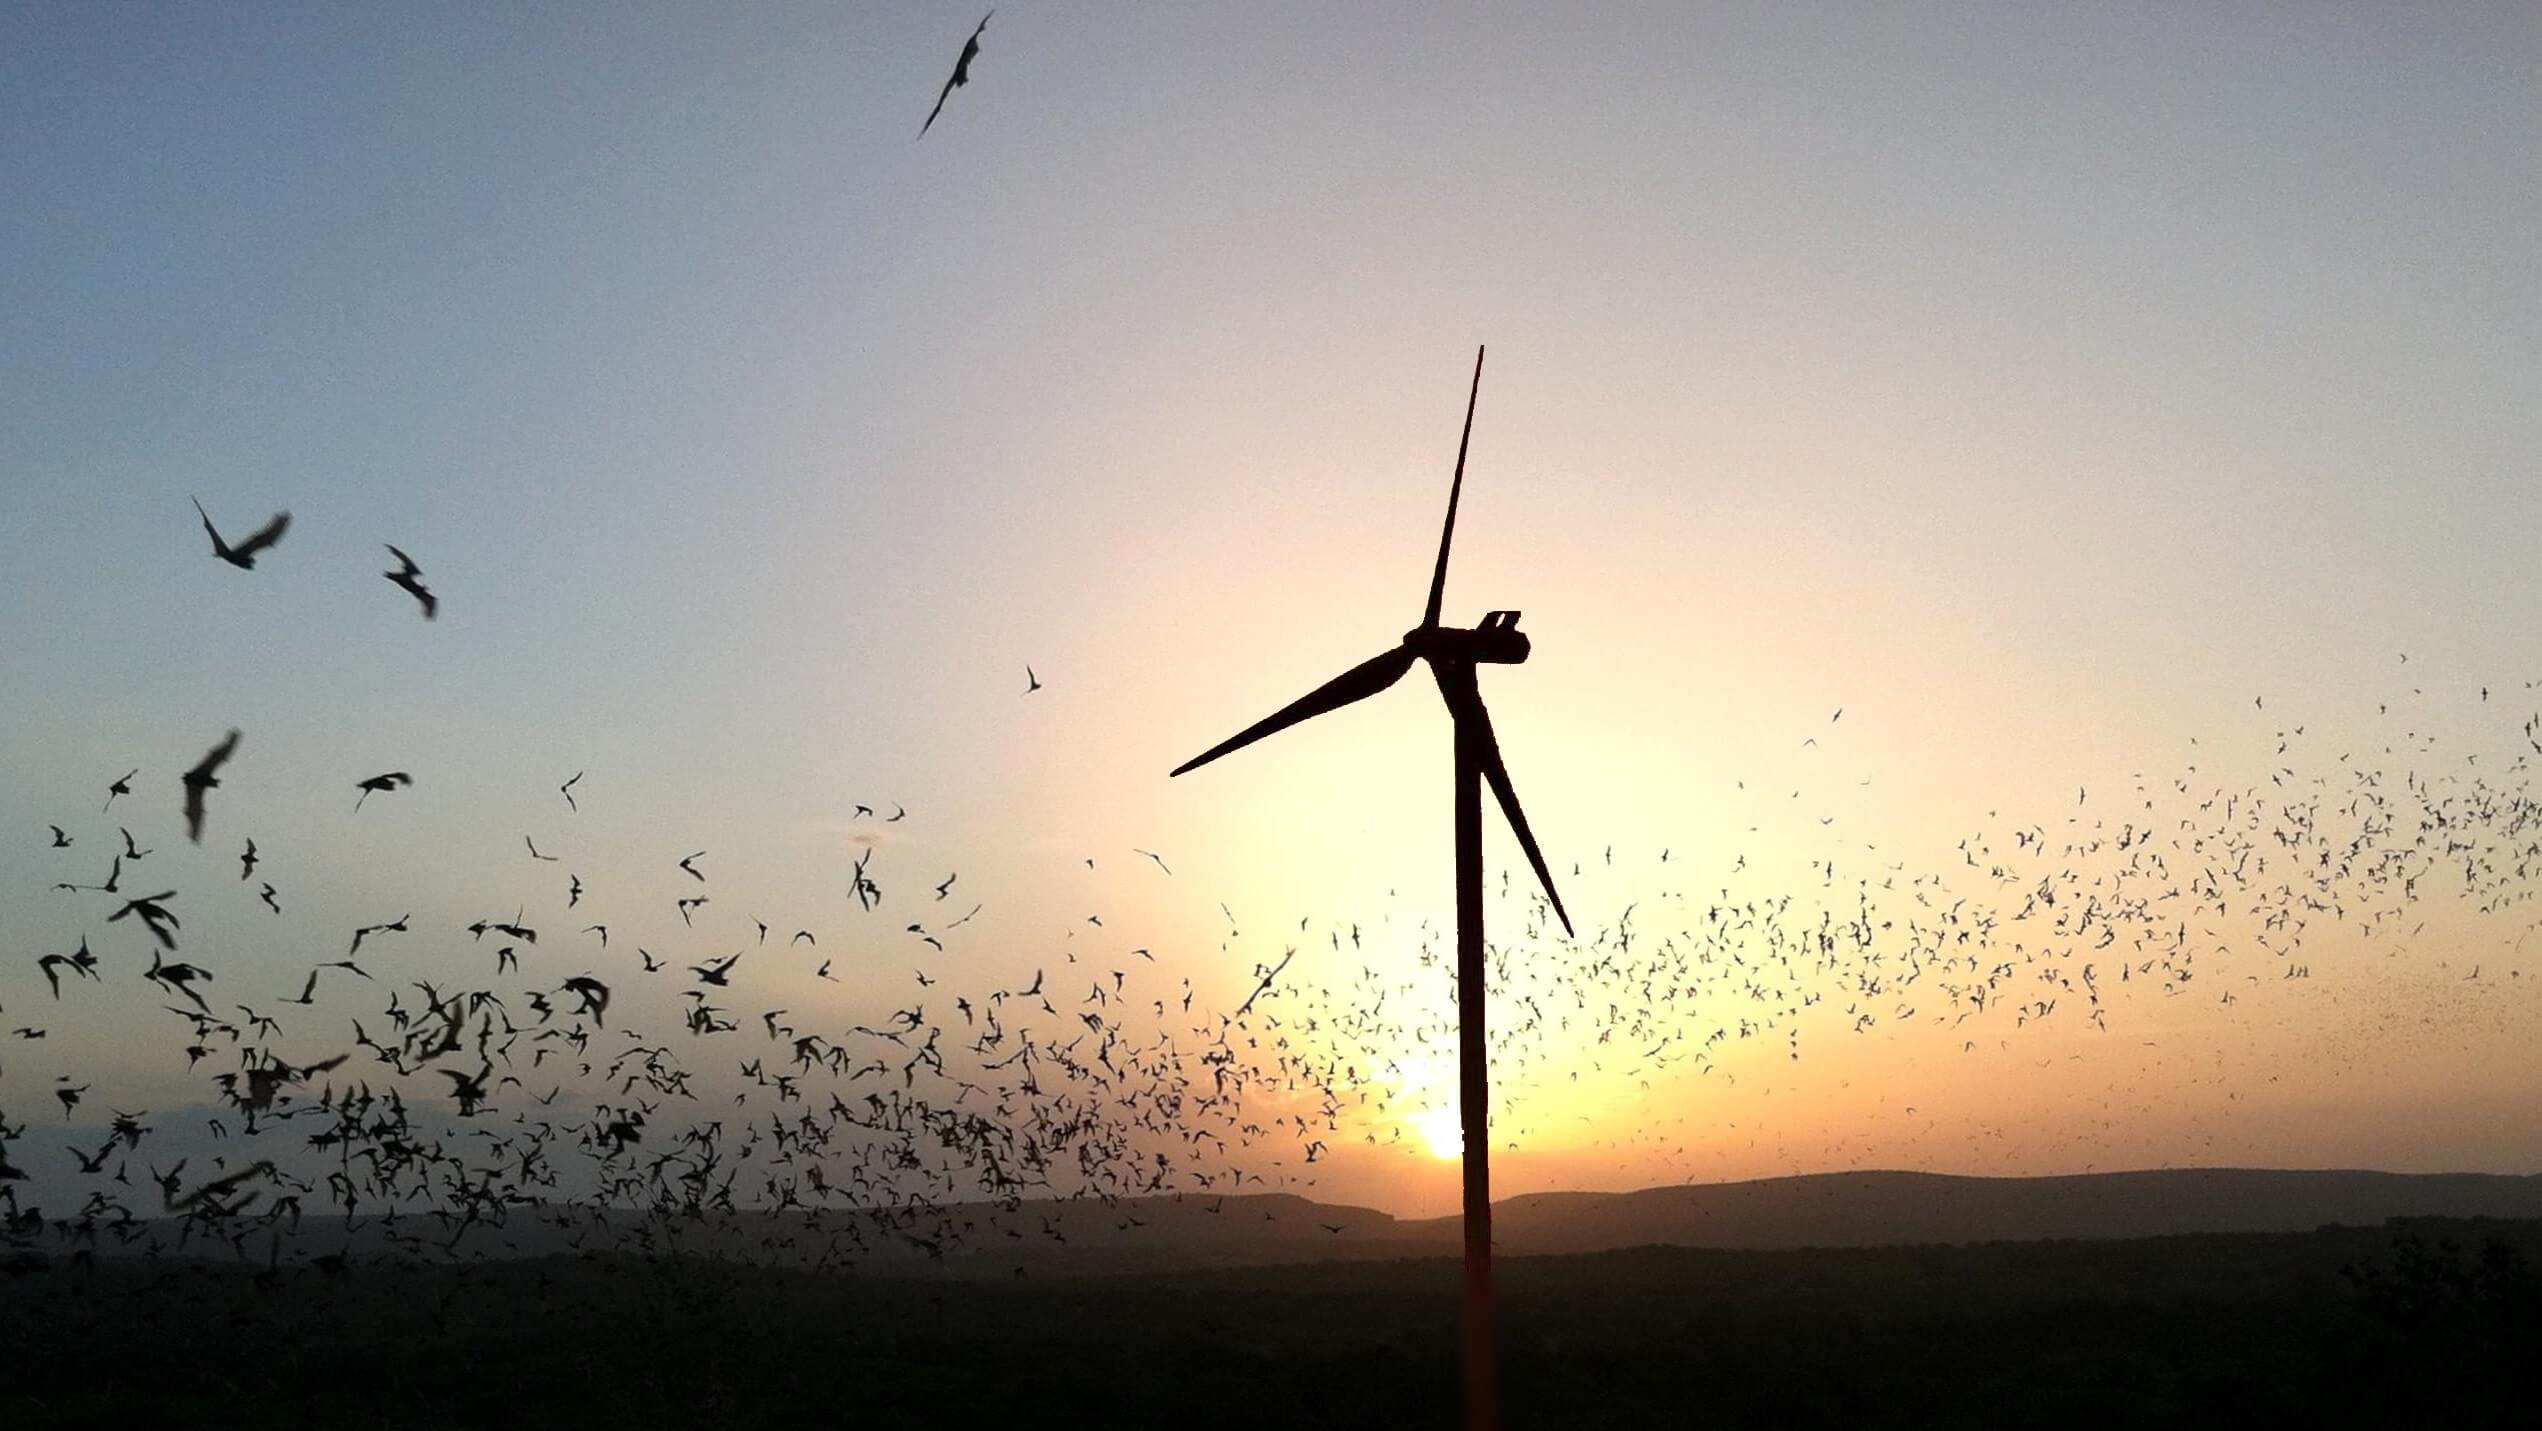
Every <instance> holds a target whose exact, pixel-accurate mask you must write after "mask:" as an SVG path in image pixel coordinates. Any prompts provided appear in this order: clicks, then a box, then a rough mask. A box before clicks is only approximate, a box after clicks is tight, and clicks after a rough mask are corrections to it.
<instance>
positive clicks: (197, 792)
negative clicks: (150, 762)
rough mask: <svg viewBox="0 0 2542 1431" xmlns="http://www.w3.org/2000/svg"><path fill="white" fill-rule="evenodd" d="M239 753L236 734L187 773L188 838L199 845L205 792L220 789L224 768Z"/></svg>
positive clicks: (201, 835)
mask: <svg viewBox="0 0 2542 1431" xmlns="http://www.w3.org/2000/svg"><path fill="white" fill-rule="evenodd" d="M237 752H238V732H237V731H235V730H233V731H231V732H230V733H229V734H228V735H227V736H226V737H224V738H223V739H222V741H221V743H220V744H218V745H216V746H213V747H212V748H211V749H210V750H209V751H206V752H205V753H204V756H203V758H202V759H201V760H198V761H196V762H194V768H193V769H192V770H189V771H187V772H185V837H186V838H187V839H189V840H191V841H193V842H194V843H196V844H198V845H199V844H201V843H203V792H204V791H206V790H217V789H219V788H220V784H221V781H220V770H221V767H222V766H224V765H226V764H228V763H229V758H230V757H231V756H232V755H234V754H236V753H237Z"/></svg>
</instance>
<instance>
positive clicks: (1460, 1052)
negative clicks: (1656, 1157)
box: [1173, 347, 1571, 1431]
mask: <svg viewBox="0 0 2542 1431" xmlns="http://www.w3.org/2000/svg"><path fill="white" fill-rule="evenodd" d="M1482 388H1483V350H1482V349H1481V348H1479V347H1478V348H1476V349H1475V350H1474V385H1473V387H1472V388H1471V389H1469V390H1468V391H1467V393H1466V395H1465V430H1464V433H1463V434H1462V435H1461V436H1459V437H1458V438H1457V440H1456V477H1455V479H1454V480H1453V481H1452V482H1451V483H1450V484H1449V486H1448V517H1447V525H1446V526H1445V527H1444V528H1443V529H1442V530H1441V531H1440V533H1439V564H1438V567H1437V569H1436V570H1434V571H1433V572H1432V573H1431V575H1430V604H1429V605H1428V606H1427V607H1426V608H1424V609H1423V611H1422V614H1421V624H1420V625H1418V626H1415V627H1413V628H1412V629H1411V630H1409V631H1407V632H1405V633H1404V634H1403V640H1402V642H1401V643H1400V644H1399V645H1397V646H1396V647H1395V648H1394V649H1393V650H1391V651H1388V652H1387V653H1385V654H1384V655H1382V656H1379V657H1376V658H1375V659H1373V660H1369V661H1363V662H1361V663H1360V664H1358V665H1356V666H1353V667H1351V668H1350V669H1349V670H1347V671H1344V672H1342V673H1341V674H1340V675H1338V676H1335V677H1334V678H1333V679H1332V680H1330V681H1327V682H1325V683H1324V684H1323V685H1321V686H1318V687H1316V688H1315V689H1314V690H1312V691H1309V692H1308V693H1307V694H1306V695H1304V696H1302V697H1300V698H1299V699H1297V700H1296V701H1293V702H1291V703H1290V704H1289V705H1286V706H1284V707H1282V708H1281V709H1279V710H1278V711H1275V712H1273V713H1272V714H1271V715H1269V716H1267V717H1265V718H1263V719H1262V720H1260V721H1257V722H1255V723H1254V724H1252V725H1249V726H1247V727H1245V728H1244V729H1243V730H1241V731H1238V732H1237V733H1236V734H1234V735H1232V736H1230V737H1228V738H1227V739H1226V740H1223V741H1221V742H1219V743H1218V744H1217V745H1214V746H1212V747H1210V748H1209V749H1208V750H1206V751H1204V752H1202V753H1201V754H1199V755H1197V756H1194V757H1193V758H1192V759H1190V760H1187V761H1185V762H1183V763H1182V764H1181V765H1179V766H1176V767H1175V768H1174V772H1173V773H1174V774H1176V775H1180V774H1182V773H1183V772H1185V771H1187V770H1193V769H1197V768H1198V767H1200V766H1203V765H1207V764H1208V763H1209V762H1211V761H1213V760H1216V759H1217V758H1218V757H1220V756H1222V755H1226V754H1228V753H1230V752H1232V751H1236V750H1241V749H1243V748H1244V747H1246V746H1248V745H1251V744H1253V743H1254V742H1255V741H1257V740H1260V739H1262V738H1263V737H1264V736H1267V735H1273V734H1276V733H1278V732H1280V731H1283V730H1286V729H1288V728H1289V727H1290V726H1293V725H1296V724H1297V723H1299V722H1300V721H1304V720H1310V719H1312V718H1314V717H1316V716H1319V715H1323V714H1324V713H1325V712H1327V711H1333V710H1339V709H1340V708H1341V707H1343V706H1346V705H1349V704H1351V703H1352V702H1353V701H1362V700H1366V699H1367V698H1368V697H1370V696H1373V695H1375V694H1377V693H1378V692H1379V691H1382V690H1384V689H1386V688H1387V687H1388V686H1391V685H1393V684H1394V683H1395V682H1397V681H1399V680H1401V679H1403V675H1404V673H1405V672H1406V671H1409V670H1411V669H1412V663H1413V662H1414V661H1416V660H1421V661H1427V662H1429V663H1430V674H1431V675H1432V676H1434V677H1435V678H1437V680H1438V683H1439V694H1440V695H1441V696H1443V697H1445V698H1446V700H1447V706H1448V714H1449V715H1450V716H1451V717H1453V718H1454V720H1455V724H1456V1015H1457V1061H1458V1081H1457V1107H1458V1114H1459V1119H1460V1121H1461V1123H1462V1125H1463V1129H1464V1134H1465V1298H1464V1330H1465V1339H1464V1347H1465V1424H1466V1425H1467V1426H1468V1427H1469V1428H1485V1431H1488V1428H1495V1427H1497V1426H1498V1425H1499V1424H1500V1357H1499V1338H1498V1335H1497V1332H1496V1330H1495V1328H1494V1325H1493V1316H1492V1173H1491V1138H1490V1127H1489V1122H1490V1109H1489V1103H1488V1099H1489V1088H1488V1080H1487V1076H1486V1072H1485V1069H1484V1054H1485V1048H1484V1039H1483V1032H1484V1028H1483V796H1482V786H1483V785H1484V784H1486V783H1489V784H1490V786H1491V787H1492V794H1493V796H1494V797H1495V798H1497V799H1498V800H1499V801H1500V808H1501V814H1502V815H1504V816H1506V817H1507V818H1508V820H1509V828H1510V830H1511V832H1512V833H1514V834H1516V835H1517V836H1518V847H1519V848H1520V849H1522V850H1524V851H1526V853H1527V863H1529V864H1530V865H1533V866H1534V867H1535V870H1536V878H1537V880H1538V881H1540V882H1541V883H1542V884H1543V885H1544V887H1545V898H1547V899H1549V900H1551V901H1552V902H1553V912H1554V917H1555V918H1557V919H1560V920H1561V921H1562V929H1563V932H1564V933H1565V934H1568V933H1570V932H1571V916H1570V915H1569V914H1567V913H1565V912H1564V911H1563V908H1562V896H1561V895H1559V894H1556V893H1555V892H1554V887H1553V874H1552V873H1551V872H1550V871H1548V870H1547V869H1546V868H1545V856H1544V852H1543V851H1542V850H1539V849H1538V848H1537V847H1536V836H1535V833H1534V832H1533V831H1531V830H1529V829H1528V828H1527V814H1526V812H1525V811H1524V810H1521V809H1520V808H1519V807H1518V791H1517V790H1516V789H1515V788H1514V787H1513V786H1512V785H1511V784H1510V782H1509V767H1507V766H1506V765H1504V764H1502V763H1501V758H1500V744H1499V742H1497V741H1495V740H1494V739H1493V738H1492V717H1491V713H1490V712H1488V711H1486V710H1484V709H1483V696H1482V692H1481V691H1480V690H1479V689H1478V688H1477V687H1476V685H1475V682H1474V668H1475V667H1476V666H1477V665H1484V664H1489V665H1497V666H1514V665H1517V664H1518V663H1519V662H1521V661H1524V660H1526V659H1527V651H1528V642H1527V638H1526V636H1524V635H1523V634H1521V633H1520V632H1519V630H1518V613H1517V612H1515V611H1494V612H1490V613H1487V614H1486V615H1485V616H1484V617H1483V624H1482V625H1480V626H1476V627H1473V628H1471V629H1466V628H1461V627H1455V626H1442V625H1440V624H1439V599H1440V597H1441V596H1442V595H1443V594H1444V593H1445V591H1446V588H1447V580H1448V546H1449V543H1450V542H1451V541H1453V540H1454V538H1455V536H1456V502H1457V498H1458V496H1459V495H1460V494H1461V493H1462V492H1463V491H1464V489H1465V449H1466V446H1467V444H1468V443H1469V442H1470V441H1471V440H1472V439H1473V436H1474V400H1475V398H1476V397H1477V396H1479V395H1480V394H1481V392H1482Z"/></svg>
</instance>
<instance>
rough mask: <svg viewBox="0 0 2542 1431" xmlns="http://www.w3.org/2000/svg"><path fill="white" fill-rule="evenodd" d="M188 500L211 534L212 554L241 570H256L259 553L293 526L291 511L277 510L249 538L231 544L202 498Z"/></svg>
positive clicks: (205, 529) (205, 528) (204, 528)
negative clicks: (205, 509)
mask: <svg viewBox="0 0 2542 1431" xmlns="http://www.w3.org/2000/svg"><path fill="white" fill-rule="evenodd" d="M187 500H188V501H191V502H193V503H194V515H196V516H198V517H201V518H202V519H203V530H204V531H206V532H209V533H210V534H211V537H212V555H214V556H216V557H219V558H220V559H221V560H223V561H225V562H228V563H229V564H230V565H231V566H234V567H237V568H238V569H239V570H240V571H254V570H255V569H256V556H257V554H258V553H260V552H262V551H264V550H265V548H267V547H270V546H272V545H273V544H274V543H276V542H278V541H281V540H282V534H283V533H284V532H285V531H286V530H288V529H289V528H290V526H291V514H290V513H289V512H276V513H274V516H273V520H272V521H269V522H267V523H265V525H263V526H261V527H258V528H257V529H256V531H255V534H254V535H252V536H250V537H249V538H248V539H247V540H245V541H243V542H240V543H239V544H238V545H237V546H231V545H230V544H229V543H227V542H225V541H222V540H221V532H220V529H219V528H218V527H215V526H213V525H212V514H211V513H209V512H206V511H204V510H203V501H202V499H201V498H199V497H190V498H188V499H187Z"/></svg>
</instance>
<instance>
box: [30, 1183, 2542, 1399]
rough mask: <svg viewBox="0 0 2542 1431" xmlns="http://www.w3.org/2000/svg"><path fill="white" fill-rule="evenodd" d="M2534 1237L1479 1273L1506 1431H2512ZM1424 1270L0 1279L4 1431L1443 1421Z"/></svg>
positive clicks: (2468, 1232) (184, 1267)
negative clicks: (2046, 1430) (1610, 1429)
mask: <svg viewBox="0 0 2542 1431" xmlns="http://www.w3.org/2000/svg"><path fill="white" fill-rule="evenodd" d="M2537 1267H2542V1222H2522V1221H2519V1222H2489V1221H2473V1222H2454V1221H2443V1222H2440V1221H2420V1222H2414V1223H2409V1224H2398V1225H2393V1226H2386V1227H2373V1228H2326V1229H2323V1230H2321V1231H2317V1232H2313V1233H2307V1234H2291V1235H2279V1234H2257V1235H2220V1236H2198V1237H2172V1238H2157V1239H2148V1240H2141V1241H2127V1242H2049V1243H2018V1244H2015V1243H2002V1244H1990V1245H1985V1246H1970V1247H1928V1248H1873V1249H1847V1250H1808V1251H1797V1252H1712V1251H1698V1250H1690V1249H1682V1248H1646V1249H1640V1250H1635V1251H1628V1252H1614V1253H1598V1254H1590V1255H1581V1256H1564V1257H1533V1258H1512V1259H1508V1260H1507V1261H1506V1262H1505V1263H1504V1264H1503V1268H1502V1303H1503V1307H1504V1318H1505V1321H1504V1336H1505V1357H1506V1364H1507V1368H1508V1370H1507V1382H1508V1387H1507V1394H1508V1401H1509V1411H1510V1418H1509V1419H1510V1423H1511V1425H1512V1426H1515V1427H1531V1426H1543V1427H1556V1426H1559V1427H1575V1426H1582V1427H1584V1426H1618V1427H1622V1426H1633V1427H1641V1426H1678V1425H1682V1426H1704V1427H1745V1426H1755V1427H1778V1428H1779V1427H1816V1426H1828V1427H1834V1426H1844V1427H1885V1426H2057V1425H2064V1426H2077V1425H2080V1426H2105V1425H2127V1426H2147V1425H2201V1426H2204V1425H2228V1424H2231V1425H2243V1426H2270V1425H2296V1424H2302V1425H2309V1426H2318V1425H2324V1424H2328V1425H2375V1426H2411V1425H2448V1426H2465V1425H2525V1424H2530V1422H2531V1418H2532V1415H2533V1407H2534V1405H2535V1402H2536V1400H2537V1398H2542V1377H2536V1376H2535V1375H2534V1374H2533V1372H2532V1370H2531V1368H2532V1366H2533V1362H2534V1354H2535V1353H2536V1351H2537V1350H2542V1281H2537V1275H2536V1271H2535V1269H2536V1268H2537ZM1455 1288H1456V1265H1455V1264H1454V1263H1453V1262H1451V1261H1418V1262H1370V1263H1358V1264H1327V1265H1314V1266H1292V1267H1278V1268H1266V1269H1260V1270H1252V1271H1227V1272H1214V1273H1194V1274H1181V1275H1174V1276H1147V1277H1137V1278H1122V1279H1091V1278H1089V1279H1078V1280H1069V1281H1052V1280H1035V1281H1024V1282H1012V1283H1005V1284H994V1283H979V1282H955V1281H911V1280H892V1279H884V1278H873V1277H866V1278H858V1277H848V1276H838V1275H829V1276H823V1275H819V1274H813V1273H808V1272H802V1271H792V1270H771V1269H757V1268H749V1267H741V1266H734V1265H729V1264H727V1265H712V1264H703V1263H693V1262H687V1263H683V1262H648V1261H641V1260H636V1259H616V1258H599V1259H590V1260H581V1259H540V1260H534V1261H521V1262H512V1263H498V1264H487V1265H482V1266H476V1267H468V1268H436V1267H420V1266H413V1265H385V1266H356V1267H354V1268H352V1269H350V1270H349V1271H347V1272H345V1273H343V1274H341V1275H330V1274H329V1273H327V1272H323V1271H319V1270H316V1269H312V1268H294V1267H285V1268H282V1269H280V1270H279V1271H278V1272H271V1273H263V1274H262V1275H260V1269H259V1268H257V1267H254V1266H240V1265H236V1264H211V1263H181V1262H174V1261H163V1262H158V1263H140V1262H112V1261H102V1260H101V1261H98V1262H95V1263H92V1264H87V1265H71V1264H69V1263H65V1262H59V1261H57V1262H53V1263H50V1264H46V1265H41V1266H37V1265H30V1264H24V1263H21V1264H19V1265H18V1266H16V1267H15V1268H14V1269H13V1270H11V1271H9V1272H7V1273H6V1274H0V1427H9V1428H19V1427H27V1428H33V1427H51V1426H97V1427H129V1426H169V1427H176V1426H184V1427H205V1426H310V1427H318V1426H325V1427H437V1426H481V1425H536V1426H559V1427H583V1426H591V1427H597V1426H603V1425H606V1426H611V1427H710V1426H711V1427H745V1426H842V1427H896V1426H911V1427H916V1426H925V1427H930V1428H939V1427H948V1426H983V1425H1009V1424H1018V1423H1020V1424H1030V1425H1040V1426H1173V1427H1177V1428H1184V1427H1189V1428H1214V1427H1230V1426H1317V1427H1330V1426H1389V1427H1393V1426H1409V1427H1420V1426H1447V1425H1452V1424H1453V1423H1454V1417H1455V1386H1456V1376H1455V1348H1456V1341H1455V1318H1456V1302H1455Z"/></svg>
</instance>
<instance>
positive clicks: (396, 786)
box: [353, 770, 415, 810]
mask: <svg viewBox="0 0 2542 1431" xmlns="http://www.w3.org/2000/svg"><path fill="white" fill-rule="evenodd" d="M414 783H415V777H414V776H412V775H409V774H407V773H406V772H405V771H403V770H391V771H389V772H387V773H386V774H384V775H374V776H372V777H371V778H370V779H368V780H360V781H356V782H354V785H353V788H354V789H356V790H359V791H361V792H362V793H361V794H360V795H357V796H355V797H354V799H353V808H354V809H356V810H359V809H361V808H362V802H363V801H365V800H368V799H370V798H371V797H372V796H373V795H376V794H378V793H379V792H381V791H383V790H403V789H405V788H406V787H407V786H409V785H412V784H414Z"/></svg>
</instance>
